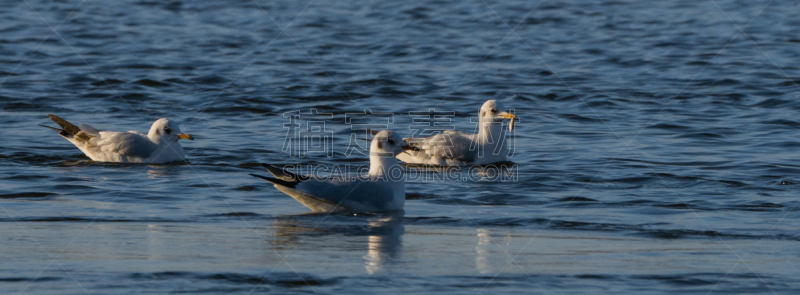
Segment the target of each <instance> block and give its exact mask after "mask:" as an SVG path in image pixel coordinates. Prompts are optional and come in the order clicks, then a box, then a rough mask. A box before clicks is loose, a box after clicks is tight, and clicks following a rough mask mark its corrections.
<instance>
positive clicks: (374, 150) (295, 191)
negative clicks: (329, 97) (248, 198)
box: [250, 130, 414, 213]
mask: <svg viewBox="0 0 800 295" xmlns="http://www.w3.org/2000/svg"><path fill="white" fill-rule="evenodd" d="M371 132H372V134H373V135H374V138H373V139H372V140H371V141H372V143H371V144H370V148H369V155H370V156H369V172H368V173H367V174H366V175H362V176H355V177H347V176H346V175H345V176H342V177H331V178H327V179H326V178H320V177H313V176H304V175H297V174H294V173H291V172H289V171H286V170H283V169H281V168H279V167H277V166H274V165H267V164H264V165H263V166H264V168H266V169H267V171H269V172H270V173H272V175H273V176H275V178H270V177H265V176H261V175H258V174H250V175H252V176H255V177H258V178H261V179H263V180H266V181H268V182H270V183H272V184H274V185H275V188H277V189H278V190H280V191H282V192H284V193H285V194H287V195H289V196H291V197H292V198H294V199H295V200H297V201H298V202H300V203H301V204H303V205H305V206H306V207H308V208H309V209H311V210H312V211H314V212H331V213H333V212H353V213H365V212H389V211H401V210H403V205H404V204H405V201H406V189H405V179H404V172H403V168H402V166H400V162H399V161H397V159H395V156H396V155H397V154H399V153H403V152H404V151H406V150H413V149H414V148H413V147H410V146H408V145H406V143H405V142H403V138H402V137H400V136H399V135H397V134H395V133H394V132H392V131H391V130H383V131H380V132H375V131H371Z"/></svg>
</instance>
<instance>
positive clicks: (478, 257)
mask: <svg viewBox="0 0 800 295" xmlns="http://www.w3.org/2000/svg"><path fill="white" fill-rule="evenodd" d="M491 246H492V238H491V237H490V236H489V229H487V228H479V229H478V245H477V246H475V269H476V270H478V272H479V273H492V268H491V265H490V263H489V251H490V249H489V248H490V247H491Z"/></svg>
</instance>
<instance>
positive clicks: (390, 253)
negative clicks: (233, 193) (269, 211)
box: [273, 214, 405, 274]
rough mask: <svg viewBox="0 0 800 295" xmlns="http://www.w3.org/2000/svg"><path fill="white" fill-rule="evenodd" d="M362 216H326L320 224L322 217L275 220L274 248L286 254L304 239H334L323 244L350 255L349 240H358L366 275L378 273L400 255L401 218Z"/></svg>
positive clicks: (403, 229)
mask: <svg viewBox="0 0 800 295" xmlns="http://www.w3.org/2000/svg"><path fill="white" fill-rule="evenodd" d="M317 215H319V214H317ZM362 216H363V215H361V216H353V215H336V216H329V217H327V220H325V221H323V222H320V220H319V219H318V218H325V215H319V216H316V215H308V214H303V215H297V216H290V217H287V219H284V218H281V219H277V220H275V223H274V226H275V229H276V232H275V237H276V238H277V241H275V243H273V246H274V247H278V248H283V249H285V250H288V249H293V248H295V247H298V246H301V244H304V242H303V241H304V240H306V239H319V238H322V237H327V238H331V239H335V240H331V241H330V242H328V241H326V242H325V244H326V245H327V246H328V247H341V248H344V249H347V250H348V251H349V250H350V249H351V248H350V247H352V245H353V244H352V242H351V241H352V238H357V239H359V240H362V241H365V242H366V250H367V253H366V255H364V256H363V258H364V264H365V265H364V268H365V269H366V271H367V273H368V274H377V273H381V272H383V271H384V269H385V266H386V265H388V264H390V263H391V262H393V261H395V260H396V259H397V258H398V257H400V253H402V250H403V240H402V236H403V234H404V233H405V227H404V226H403V216H402V215H377V216H366V217H362ZM309 217H312V218H309ZM296 218H302V219H296ZM364 238H366V239H364ZM306 242H311V240H309V241H306ZM337 242H339V243H337Z"/></svg>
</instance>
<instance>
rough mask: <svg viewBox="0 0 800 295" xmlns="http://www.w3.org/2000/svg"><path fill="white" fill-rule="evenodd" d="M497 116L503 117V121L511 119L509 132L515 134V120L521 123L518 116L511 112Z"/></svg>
mask: <svg viewBox="0 0 800 295" xmlns="http://www.w3.org/2000/svg"><path fill="white" fill-rule="evenodd" d="M497 115H498V116H500V117H502V118H503V119H511V122H508V132H514V119H517V121H519V118H517V116H514V114H512V113H509V112H502V113H499V114H497Z"/></svg>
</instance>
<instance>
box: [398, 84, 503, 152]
mask: <svg viewBox="0 0 800 295" xmlns="http://www.w3.org/2000/svg"><path fill="white" fill-rule="evenodd" d="M505 119H510V120H511V122H510V123H509V129H508V130H509V132H512V131H514V120H515V119H516V120H519V118H517V116H515V115H514V114H511V113H509V112H508V111H507V110H506V108H505V107H504V106H503V104H502V103H499V102H497V101H495V100H488V101H486V102H485V103H484V104H483V106H481V111H480V117H479V119H478V134H470V133H466V132H461V131H455V130H445V131H444V132H442V133H439V134H436V135H433V136H429V137H419V138H404V139H403V140H405V141H406V142H407V143H408V144H409V145H411V146H414V147H418V148H419V149H420V150H421V151H419V152H413V153H401V154H398V155H397V158H398V159H400V161H403V162H406V163H409V164H423V165H437V166H468V165H485V164H491V163H497V162H502V161H505V160H506V154H508V145H506V144H504V143H505V135H504V134H503V132H502V131H503V130H502V128H503V120H505Z"/></svg>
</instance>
